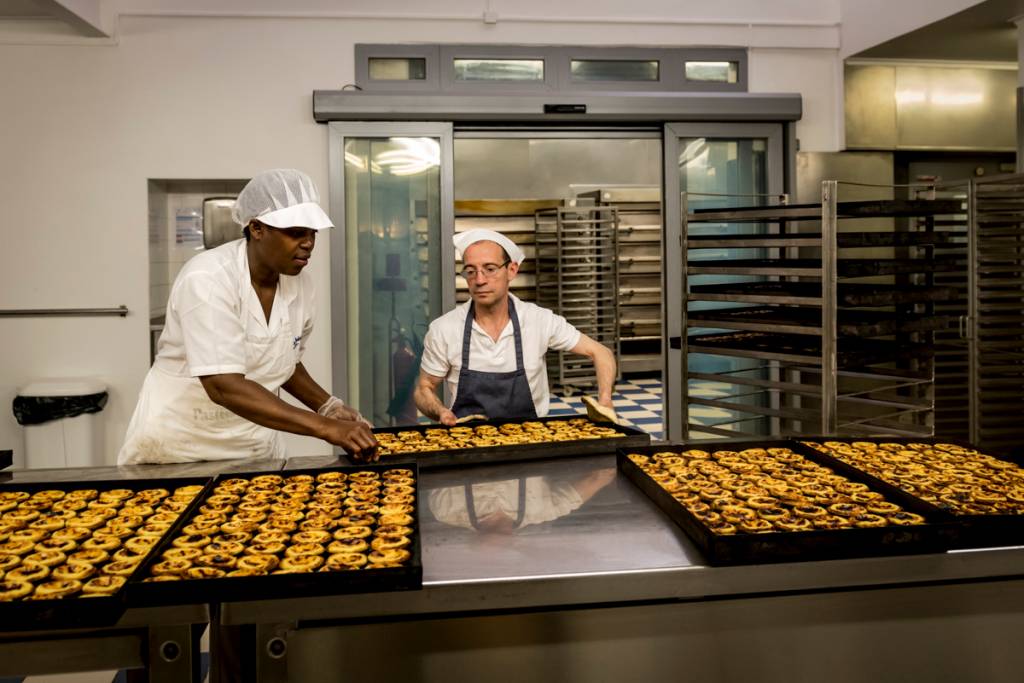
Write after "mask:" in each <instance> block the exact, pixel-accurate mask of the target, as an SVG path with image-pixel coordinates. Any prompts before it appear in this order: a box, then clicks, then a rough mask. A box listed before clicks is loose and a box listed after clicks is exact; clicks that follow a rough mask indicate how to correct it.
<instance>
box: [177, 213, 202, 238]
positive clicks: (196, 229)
mask: <svg viewBox="0 0 1024 683" xmlns="http://www.w3.org/2000/svg"><path fill="white" fill-rule="evenodd" d="M174 242H175V243H176V244H193V245H194V244H202V243H203V214H202V212H200V211H198V210H196V209H178V210H176V211H175V212H174Z"/></svg>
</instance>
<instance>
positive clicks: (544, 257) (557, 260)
mask: <svg viewBox="0 0 1024 683" xmlns="http://www.w3.org/2000/svg"><path fill="white" fill-rule="evenodd" d="M534 224H535V228H536V249H537V258H536V282H537V290H536V302H537V304H538V305H540V306H543V307H545V308H550V309H552V310H554V311H556V312H557V313H559V314H560V315H562V316H564V317H565V319H566V320H567V321H568V322H569V323H570V324H572V325H573V326H575V327H576V329H578V330H579V331H580V332H582V333H583V334H585V335H587V336H589V337H590V338H592V339H594V340H596V341H598V342H599V343H601V344H604V345H605V346H607V347H609V348H611V349H612V350H613V351H614V352H615V356H616V360H618V356H619V353H618V350H619V296H618V282H619V263H618V248H619V242H618V231H619V216H618V209H617V208H616V207H613V206H600V207H599V206H589V207H556V208H552V209H541V210H538V211H536V212H535V213H534ZM548 378H549V379H550V381H551V382H552V383H554V384H556V385H559V386H561V387H562V389H563V390H571V389H573V388H583V387H593V386H596V384H597V374H596V371H595V369H594V365H593V363H592V362H591V361H590V359H588V358H584V357H581V356H578V355H574V354H570V353H567V352H565V351H557V352H552V353H550V354H548Z"/></svg>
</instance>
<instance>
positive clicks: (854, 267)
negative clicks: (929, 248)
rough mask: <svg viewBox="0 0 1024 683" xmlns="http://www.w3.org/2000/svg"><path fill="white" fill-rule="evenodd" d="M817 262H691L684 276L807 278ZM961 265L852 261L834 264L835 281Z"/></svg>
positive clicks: (818, 266)
mask: <svg viewBox="0 0 1024 683" xmlns="http://www.w3.org/2000/svg"><path fill="white" fill-rule="evenodd" d="M821 267H822V262H821V259H799V258H797V259H735V260H729V259H710V260H707V261H694V260H691V261H690V262H689V263H688V264H687V266H686V272H687V273H689V274H691V275H703V274H709V275H718V274H721V275H730V274H744V273H746V274H750V275H800V274H802V271H806V274H807V275H813V274H817V273H820V272H821ZM962 269H963V265H962V264H961V263H960V262H959V261H957V260H956V259H937V258H936V259H852V258H841V259H837V260H836V273H837V276H838V277H874V276H878V275H900V274H908V273H946V272H951V271H960V270H962Z"/></svg>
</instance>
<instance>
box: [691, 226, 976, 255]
mask: <svg viewBox="0 0 1024 683" xmlns="http://www.w3.org/2000/svg"><path fill="white" fill-rule="evenodd" d="M695 227H696V226H695ZM956 236H957V235H956V233H953V232H948V231H938V230H932V231H914V232H891V231H884V232H840V233H838V234H837V235H836V244H837V246H838V247H839V248H840V249H854V248H861V247H913V246H920V245H932V244H942V245H944V244H950V243H952V242H953V238H954V237H956ZM821 239H822V235H821V233H820V232H784V233H777V232H776V233H757V234H749V233H747V234H744V233H739V234H731V235H720V234H714V233H712V234H700V235H695V234H692V233H691V234H689V235H687V237H686V242H687V244H686V246H687V248H689V249H718V248H724V249H729V248H732V249H736V248H765V247H768V248H770V247H786V246H820V243H821Z"/></svg>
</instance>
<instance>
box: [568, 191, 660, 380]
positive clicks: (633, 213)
mask: <svg viewBox="0 0 1024 683" xmlns="http://www.w3.org/2000/svg"><path fill="white" fill-rule="evenodd" d="M574 201H575V203H576V206H587V205H593V206H614V207H616V208H617V209H618V216H619V232H618V240H619V259H618V265H619V368H620V370H621V371H622V373H623V374H630V373H639V372H652V371H660V370H661V316H662V312H661V291H662V284H661V274H662V260H661V259H662V254H661V233H662V218H661V187H660V186H645V185H617V186H602V187H600V188H597V189H593V190H588V191H582V192H580V193H578V194H577V195H576V199H575V200H574Z"/></svg>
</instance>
